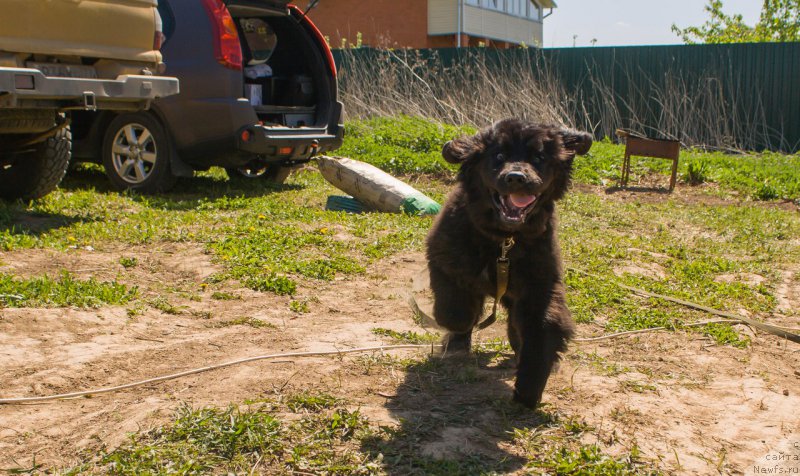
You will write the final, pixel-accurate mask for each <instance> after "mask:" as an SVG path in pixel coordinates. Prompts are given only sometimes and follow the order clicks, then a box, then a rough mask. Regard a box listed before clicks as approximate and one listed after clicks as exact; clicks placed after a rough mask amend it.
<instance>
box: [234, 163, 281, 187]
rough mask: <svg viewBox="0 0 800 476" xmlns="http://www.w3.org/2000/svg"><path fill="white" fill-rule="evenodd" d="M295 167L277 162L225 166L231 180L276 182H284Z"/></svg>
mask: <svg viewBox="0 0 800 476" xmlns="http://www.w3.org/2000/svg"><path fill="white" fill-rule="evenodd" d="M292 170H294V168H293V167H286V166H282V165H276V164H258V165H245V166H244V167H225V172H227V173H228V177H229V178H230V179H231V180H236V179H261V180H266V181H268V182H272V183H275V184H282V183H284V182H286V179H287V178H289V174H291V173H292Z"/></svg>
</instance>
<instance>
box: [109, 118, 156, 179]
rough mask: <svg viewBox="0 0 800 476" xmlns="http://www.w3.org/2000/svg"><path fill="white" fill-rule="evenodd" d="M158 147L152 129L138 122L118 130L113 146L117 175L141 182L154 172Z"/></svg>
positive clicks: (112, 152)
mask: <svg viewBox="0 0 800 476" xmlns="http://www.w3.org/2000/svg"><path fill="white" fill-rule="evenodd" d="M157 157H158V147H157V145H156V141H155V139H154V138H153V134H152V133H151V132H150V130H149V129H148V128H147V127H145V126H143V125H141V124H136V123H131V124H126V125H125V126H124V127H123V128H121V129H120V130H119V131H117V134H116V135H115V136H114V141H113V142H112V146H111V159H112V163H113V164H114V170H115V171H116V173H117V175H118V176H119V177H120V178H121V179H122V180H124V181H125V182H127V183H130V184H134V185H135V184H140V183H142V182H144V181H145V180H147V178H148V177H149V176H150V174H152V173H153V168H154V167H155V165H156V158H157Z"/></svg>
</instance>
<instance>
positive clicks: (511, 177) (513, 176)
mask: <svg viewBox="0 0 800 476" xmlns="http://www.w3.org/2000/svg"><path fill="white" fill-rule="evenodd" d="M503 180H505V181H506V183H507V184H509V185H514V184H525V183H528V177H527V176H526V175H525V174H523V173H522V172H509V173H507V174H506V176H505V177H504V178H503Z"/></svg>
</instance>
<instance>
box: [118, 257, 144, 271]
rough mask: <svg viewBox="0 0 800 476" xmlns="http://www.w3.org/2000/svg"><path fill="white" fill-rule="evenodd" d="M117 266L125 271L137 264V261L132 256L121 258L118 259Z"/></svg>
mask: <svg viewBox="0 0 800 476" xmlns="http://www.w3.org/2000/svg"><path fill="white" fill-rule="evenodd" d="M119 264H121V265H122V267H123V268H125V269H128V268H133V267H135V266H136V265H138V264H139V260H138V259H136V258H135V257H132V256H123V257H121V258H120V259H119Z"/></svg>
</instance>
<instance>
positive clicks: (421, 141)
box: [337, 116, 475, 175]
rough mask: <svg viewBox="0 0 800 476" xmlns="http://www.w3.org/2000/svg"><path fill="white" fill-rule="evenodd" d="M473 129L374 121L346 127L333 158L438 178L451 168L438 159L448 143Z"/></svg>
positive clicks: (399, 120)
mask: <svg viewBox="0 0 800 476" xmlns="http://www.w3.org/2000/svg"><path fill="white" fill-rule="evenodd" d="M474 133H475V129H474V128H471V127H468V126H462V127H455V126H451V125H446V124H439V123H435V122H432V121H428V120H426V119H421V118H418V117H409V116H397V117H392V118H387V117H375V118H371V119H366V120H359V121H352V122H349V123H348V124H347V134H348V135H347V140H346V141H345V144H344V146H343V147H342V148H341V149H339V150H338V151H337V154H339V155H343V156H345V157H351V158H354V159H358V160H362V161H365V162H368V163H370V164H372V165H375V166H376V167H378V168H380V169H382V170H384V171H386V172H389V173H401V174H419V173H425V174H434V175H442V174H446V173H449V172H450V171H452V170H454V167H453V166H451V165H449V164H447V162H445V161H444V159H442V154H441V152H442V146H443V145H444V143H445V142H447V141H448V140H450V139H453V138H456V137H459V136H462V135H467V134H474Z"/></svg>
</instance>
